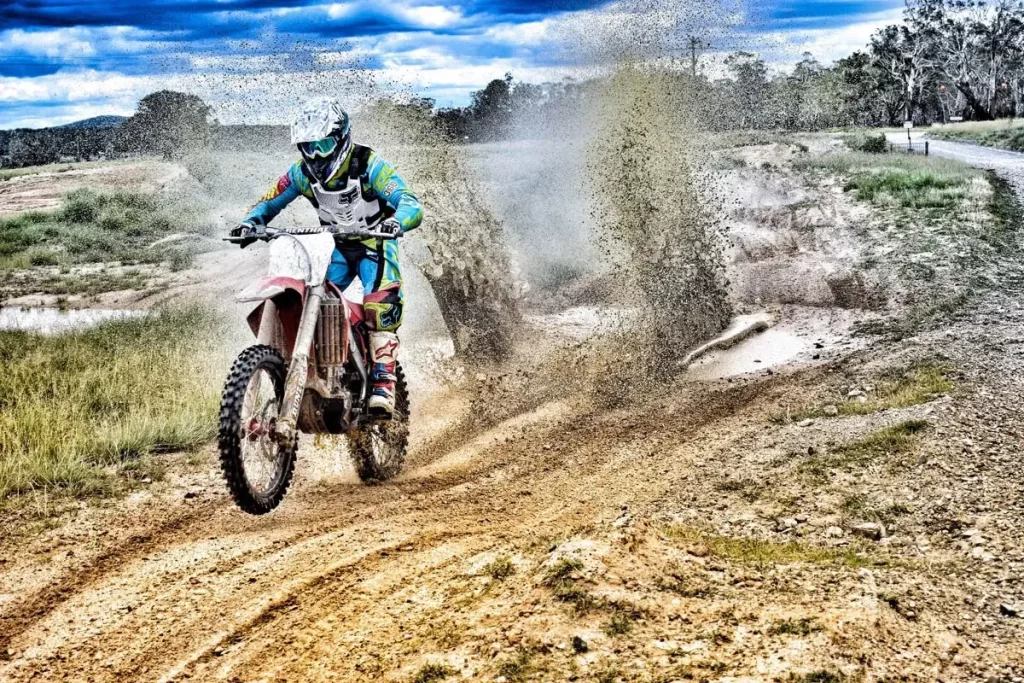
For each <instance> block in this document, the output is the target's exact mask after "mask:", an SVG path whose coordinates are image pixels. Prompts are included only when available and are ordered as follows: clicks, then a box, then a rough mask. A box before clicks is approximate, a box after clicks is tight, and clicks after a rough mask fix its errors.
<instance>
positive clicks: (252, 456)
mask: <svg viewBox="0 0 1024 683" xmlns="http://www.w3.org/2000/svg"><path fill="white" fill-rule="evenodd" d="M286 374H287V372H286V368H285V363H284V360H283V359H282V358H281V356H280V354H278V352H277V351H276V350H275V349H273V348H272V347H269V346H252V347H250V348H248V349H246V350H245V351H243V352H242V353H241V354H240V355H239V356H238V358H237V359H236V360H235V364H234V365H233V366H232V368H231V373H230V374H229V375H228V381H227V383H226V384H225V385H224V396H223V398H222V400H221V404H220V434H219V446H220V466H221V469H222V470H223V471H224V479H225V480H226V481H227V485H228V489H229V490H230V491H231V497H232V498H234V500H235V503H236V504H237V505H238V507H240V508H241V509H242V510H244V511H245V512H248V513H250V514H253V515H262V514H265V513H267V512H270V511H271V510H273V509H274V508H276V507H277V506H278V504H280V502H281V499H282V498H284V494H285V492H286V491H287V490H288V484H290V483H291V479H292V472H293V471H294V469H295V451H296V449H297V447H298V437H297V435H296V436H295V437H292V439H291V440H290V442H289V443H287V444H282V443H280V440H279V439H278V438H277V435H276V431H277V420H278V418H279V416H280V414H281V404H282V401H283V400H284V380H285V376H286Z"/></svg>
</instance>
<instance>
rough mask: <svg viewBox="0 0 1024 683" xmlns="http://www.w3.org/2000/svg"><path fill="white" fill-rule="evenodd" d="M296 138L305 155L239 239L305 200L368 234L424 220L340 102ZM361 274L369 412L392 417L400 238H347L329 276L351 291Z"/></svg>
mask: <svg viewBox="0 0 1024 683" xmlns="http://www.w3.org/2000/svg"><path fill="white" fill-rule="evenodd" d="M291 137H292V144H294V145H297V146H298V148H299V153H300V155H301V158H300V159H299V160H298V161H296V162H295V163H294V164H293V165H292V166H291V168H289V169H288V171H287V172H286V173H285V174H284V175H282V176H281V177H280V178H279V179H278V180H277V184H276V185H274V187H273V188H271V190H270V191H269V192H267V193H266V194H265V195H263V197H262V198H261V199H260V200H259V202H257V203H256V204H255V205H254V206H253V207H252V208H251V209H249V213H248V215H247V216H246V217H245V219H244V220H243V221H242V223H241V224H240V225H239V226H238V227H236V228H235V229H233V230H232V231H231V235H232V236H234V237H239V236H243V237H244V236H246V235H253V234H256V235H258V234H259V233H260V232H261V231H262V230H263V229H264V228H265V226H266V225H267V224H268V223H269V222H270V221H271V220H272V219H273V218H274V217H275V216H277V215H278V214H279V213H281V211H282V210H283V209H284V208H285V207H286V206H287V205H288V204H289V203H291V202H292V200H294V199H296V198H298V196H299V195H302V196H304V197H305V198H306V199H308V200H309V201H310V202H311V203H312V204H313V207H314V208H316V209H317V212H318V214H319V217H320V223H321V224H322V225H338V224H340V223H345V222H346V221H349V222H350V221H352V220H353V216H354V217H355V220H356V221H358V223H359V225H360V227H362V228H363V229H370V230H375V231H378V232H384V233H387V234H390V235H394V236H395V237H399V236H400V235H402V234H404V233H406V232H409V231H410V230H413V229H414V228H416V227H417V226H419V224H420V223H421V222H422V221H423V208H422V207H421V206H420V202H419V199H417V198H416V195H414V194H413V193H412V192H411V191H410V190H409V188H408V186H407V185H406V184H405V181H404V180H402V178H401V177H400V176H399V175H398V173H397V172H396V171H395V169H394V167H393V166H392V165H391V164H389V163H388V162H387V161H385V160H384V159H383V158H381V157H380V156H379V155H378V154H377V153H376V152H374V151H373V150H372V149H370V148H369V147H364V146H363V145H359V144H354V143H353V142H352V128H351V123H350V120H349V116H348V114H347V113H346V112H345V110H344V109H343V108H342V106H341V104H340V103H339V102H338V101H337V100H335V99H333V98H326V97H325V98H317V99H314V100H311V101H309V102H308V103H307V104H306V105H305V107H303V109H302V111H301V112H300V113H299V115H298V117H297V118H296V119H295V122H294V123H293V124H292V128H291ZM243 246H244V244H243ZM356 275H358V276H359V279H360V280H361V281H362V284H363V292H364V295H363V309H364V311H365V313H366V325H367V327H368V328H369V330H370V335H369V336H370V354H371V359H372V363H373V367H372V370H371V375H370V378H371V381H372V382H373V388H372V393H371V395H370V398H369V403H368V406H367V407H368V409H369V411H370V413H371V414H376V415H379V416H390V415H391V413H392V411H393V410H394V407H395V381H396V379H397V377H396V366H395V364H396V361H397V356H398V336H397V332H398V328H399V326H401V324H402V314H403V311H402V303H403V292H402V273H401V271H400V269H399V265H398V241H397V240H396V239H387V240H385V239H379V238H370V239H365V238H358V237H348V238H346V237H343V236H339V237H338V238H337V241H336V248H335V250H334V255H333V257H332V259H331V265H330V267H329V268H328V270H327V279H328V280H330V281H331V282H333V283H334V284H335V285H337V286H338V288H339V289H341V290H342V291H344V290H345V288H347V287H348V286H349V284H351V283H352V280H353V279H355V277H356Z"/></svg>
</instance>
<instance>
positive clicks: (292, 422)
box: [219, 226, 409, 515]
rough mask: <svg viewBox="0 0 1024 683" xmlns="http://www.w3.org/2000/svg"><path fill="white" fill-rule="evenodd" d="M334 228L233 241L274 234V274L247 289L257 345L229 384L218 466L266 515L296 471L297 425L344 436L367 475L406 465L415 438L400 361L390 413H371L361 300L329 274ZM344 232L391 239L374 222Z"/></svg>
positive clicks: (234, 490)
mask: <svg viewBox="0 0 1024 683" xmlns="http://www.w3.org/2000/svg"><path fill="white" fill-rule="evenodd" d="M337 234H339V233H338V232H337V231H336V230H335V229H334V228H332V227H331V226H326V227H317V228H289V229H281V228H269V227H267V228H263V229H260V230H259V231H258V232H257V231H255V230H254V231H252V232H250V233H247V234H243V235H240V236H236V237H229V238H227V239H228V241H229V242H234V243H237V244H240V245H241V246H243V247H244V246H246V245H248V244H249V243H250V242H252V241H255V240H258V239H259V240H266V241H268V242H270V250H269V262H270V263H269V272H268V276H267V277H265V278H263V279H261V280H259V281H257V282H256V283H254V284H253V285H251V286H250V287H248V288H246V289H245V290H244V291H243V292H242V293H241V294H239V296H238V300H239V301H241V302H253V303H256V304H257V306H256V307H255V309H254V310H253V311H252V312H251V313H250V314H249V316H248V318H247V322H248V323H249V328H250V329H251V330H252V331H253V334H255V335H256V338H257V341H258V343H257V344H256V345H255V346H250V347H249V348H247V349H245V350H244V351H242V353H241V354H239V356H238V358H237V359H236V360H235V362H234V365H233V366H232V368H231V372H230V373H229V374H228V378H227V382H226V383H225V385H224V395H223V398H222V401H221V408H220V428H219V447H220V463H221V469H222V470H223V471H224V478H225V479H226V481H227V485H228V489H230V491H231V495H232V497H233V498H234V500H235V503H236V504H237V505H238V507H240V508H241V509H242V510H244V511H245V512H248V513H251V514H255V515H260V514H265V513H267V512H270V511H271V510H273V509H274V508H275V507H277V505H278V504H279V503H280V502H281V499H282V498H283V497H284V495H285V492H286V491H287V489H288V485H289V484H290V483H291V478H292V473H293V470H294V469H295V457H296V451H297V449H298V437H299V432H304V433H306V434H343V435H344V436H345V438H346V440H347V442H348V447H349V452H350V454H351V456H352V458H353V460H354V462H355V467H356V472H357V473H358V474H359V478H360V479H362V480H363V481H383V480H386V479H390V478H391V477H394V476H395V475H397V474H398V473H399V471H400V470H401V468H402V465H403V463H404V460H405V451H406V447H407V445H408V440H409V394H408V387H407V386H406V381H405V374H404V373H403V371H402V367H401V365H399V366H398V370H397V373H396V374H397V377H398V379H397V382H396V386H395V409H394V412H393V414H392V416H391V418H390V419H386V420H384V419H381V418H379V417H372V416H370V415H369V414H368V413H367V410H366V404H367V400H368V398H369V395H370V391H371V388H372V387H371V381H370V377H369V363H368V360H367V359H368V358H369V357H370V356H369V341H368V329H367V326H366V324H365V323H364V320H363V308H362V306H361V305H360V304H356V303H353V302H351V301H348V300H347V299H345V298H344V297H343V296H342V293H341V291H340V290H339V289H338V288H337V287H336V286H335V285H334V284H333V283H331V282H330V281H328V280H327V269H328V266H329V265H330V262H331V255H332V254H333V253H334V247H335V242H334V240H335V236H336V235H337ZM342 234H344V235H345V236H347V237H360V238H367V237H368V238H377V239H394V238H395V236H394V235H391V234H388V233H382V232H374V231H372V230H371V231H367V230H360V231H354V232H353V231H346V232H344V233H342Z"/></svg>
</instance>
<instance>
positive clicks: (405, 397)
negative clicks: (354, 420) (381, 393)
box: [347, 364, 409, 482]
mask: <svg viewBox="0 0 1024 683" xmlns="http://www.w3.org/2000/svg"><path fill="white" fill-rule="evenodd" d="M395 375H396V377H397V380H396V381H395V410H394V412H393V413H392V415H391V419H390V420H379V421H376V422H367V423H364V424H363V425H361V426H360V427H359V429H354V430H352V431H350V432H348V434H347V436H348V444H349V452H350V453H351V454H352V460H353V461H354V462H355V466H356V472H357V473H358V474H359V478H360V479H362V480H363V481H365V482H380V481H387V480H388V479H391V478H393V477H396V476H398V474H399V473H400V472H401V471H402V466H403V465H404V464H405V451H406V449H407V448H408V446H409V387H408V386H407V385H406V382H405V372H404V371H403V370H402V366H401V365H400V364H399V365H398V366H397V368H396V371H395Z"/></svg>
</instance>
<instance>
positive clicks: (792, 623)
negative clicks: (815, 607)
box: [768, 617, 823, 637]
mask: <svg viewBox="0 0 1024 683" xmlns="http://www.w3.org/2000/svg"><path fill="white" fill-rule="evenodd" d="M821 630H823V629H822V627H821V625H819V624H818V622H817V620H816V619H815V618H814V617H803V618H800V619H783V620H781V621H777V622H775V623H774V624H772V625H771V627H770V628H769V629H768V635H772V636H801V637H807V636H809V635H811V634H812V633H815V632H817V631H821Z"/></svg>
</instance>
